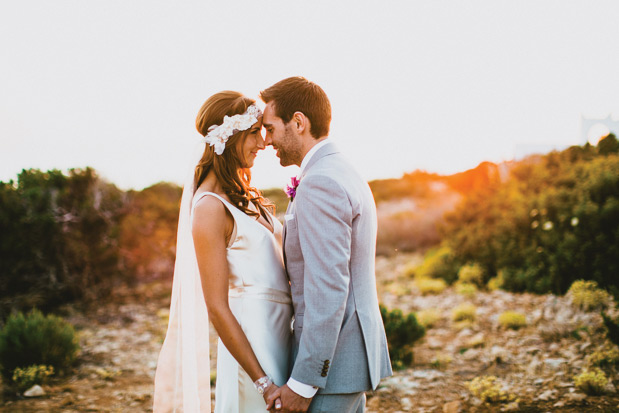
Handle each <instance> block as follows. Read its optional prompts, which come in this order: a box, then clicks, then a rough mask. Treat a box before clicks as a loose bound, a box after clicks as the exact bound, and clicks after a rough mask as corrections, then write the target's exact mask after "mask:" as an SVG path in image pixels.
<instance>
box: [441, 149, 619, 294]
mask: <svg viewBox="0 0 619 413" xmlns="http://www.w3.org/2000/svg"><path fill="white" fill-rule="evenodd" d="M610 152H611V153H608V152H606V154H604V155H600V154H598V153H597V151H596V149H595V148H594V147H591V145H585V146H584V147H572V148H569V149H567V150H565V151H562V152H552V153H549V154H547V155H544V156H535V157H530V158H528V159H524V160H522V161H519V162H516V163H515V164H514V165H512V166H511V167H510V168H509V171H506V172H507V174H504V175H503V173H502V171H500V169H502V168H500V167H497V168H495V169H494V171H493V173H494V174H496V175H503V176H502V179H500V180H497V181H495V182H492V181H491V182H490V183H491V184H490V185H484V186H480V187H479V188H477V189H475V190H473V191H470V192H468V193H466V194H465V197H464V199H463V200H462V201H461V202H460V203H459V205H458V206H457V207H456V208H455V209H454V210H453V211H452V212H450V213H448V214H447V215H446V217H445V225H444V226H443V227H442V228H443V240H444V242H445V243H446V244H447V245H448V246H449V247H450V248H451V250H452V251H453V258H454V260H456V261H459V262H477V263H479V264H480V265H481V266H482V268H483V269H484V270H485V272H486V274H496V273H497V272H498V271H499V270H503V271H502V272H503V281H504V282H503V286H502V288H503V289H505V290H507V291H516V292H521V291H530V292H535V293H547V292H553V293H555V294H564V293H565V292H566V291H567V290H568V288H569V286H570V285H571V284H572V283H573V282H574V281H576V280H578V279H590V280H594V281H596V282H598V284H599V285H600V286H601V287H603V288H609V289H610V288H611V287H615V288H619V277H617V274H619V260H617V257H618V256H619V156H618V155H617V154H616V153H612V151H610Z"/></svg>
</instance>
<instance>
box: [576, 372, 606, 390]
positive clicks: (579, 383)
mask: <svg viewBox="0 0 619 413" xmlns="http://www.w3.org/2000/svg"><path fill="white" fill-rule="evenodd" d="M608 381H609V380H608V378H607V377H606V375H605V374H604V372H603V371H602V370H600V369H597V368H596V369H593V370H585V371H584V372H583V373H581V374H579V375H578V376H575V377H574V384H575V385H576V387H578V388H579V389H580V390H582V391H583V392H585V393H587V394H589V395H600V394H603V393H605V388H606V385H607V384H608Z"/></svg>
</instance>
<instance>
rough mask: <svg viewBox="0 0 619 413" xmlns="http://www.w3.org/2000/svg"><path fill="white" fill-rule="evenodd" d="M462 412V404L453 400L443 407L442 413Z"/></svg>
mask: <svg viewBox="0 0 619 413" xmlns="http://www.w3.org/2000/svg"><path fill="white" fill-rule="evenodd" d="M461 412H462V403H460V401H458V400H454V401H453V402H449V403H445V404H444V405H443V413H461Z"/></svg>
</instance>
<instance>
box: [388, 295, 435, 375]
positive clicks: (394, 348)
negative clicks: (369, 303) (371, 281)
mask: <svg viewBox="0 0 619 413" xmlns="http://www.w3.org/2000/svg"><path fill="white" fill-rule="evenodd" d="M380 314H381V316H382V319H383V323H384V324H385V333H386V334H387V343H388V346H389V357H391V364H392V366H393V367H394V368H396V369H401V368H404V367H407V366H410V365H411V364H412V363H413V344H414V343H415V341H417V340H419V339H420V338H422V337H423V336H424V335H425V333H426V329H425V328H424V327H423V326H422V325H421V324H419V323H418V322H417V317H416V316H415V314H414V313H409V314H408V315H406V316H404V314H402V311H401V310H398V309H395V310H393V311H389V310H387V308H386V307H384V306H382V305H381V306H380Z"/></svg>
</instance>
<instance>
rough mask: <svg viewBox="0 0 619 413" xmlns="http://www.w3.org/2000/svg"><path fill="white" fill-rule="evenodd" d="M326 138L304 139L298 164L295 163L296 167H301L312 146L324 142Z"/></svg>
mask: <svg viewBox="0 0 619 413" xmlns="http://www.w3.org/2000/svg"><path fill="white" fill-rule="evenodd" d="M327 138H328V136H323V137H321V138H318V139H316V138H314V137H313V136H310V137H309V138H306V139H304V141H303V146H302V148H303V151H302V153H301V155H302V156H301V159H300V160H299V162H298V163H297V166H301V163H303V159H305V157H306V156H307V154H308V153H309V151H311V150H312V148H313V147H314V146H316V145H318V144H319V143H320V142H322V141H324V140H326V139H327Z"/></svg>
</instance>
